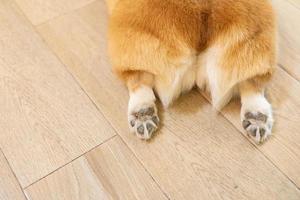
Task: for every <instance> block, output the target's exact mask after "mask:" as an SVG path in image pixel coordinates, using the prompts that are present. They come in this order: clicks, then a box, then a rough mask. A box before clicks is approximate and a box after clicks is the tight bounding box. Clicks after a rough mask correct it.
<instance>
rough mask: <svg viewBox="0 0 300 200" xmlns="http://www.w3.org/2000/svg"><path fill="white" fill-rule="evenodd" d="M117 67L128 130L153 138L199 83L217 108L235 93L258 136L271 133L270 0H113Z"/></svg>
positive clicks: (110, 0) (272, 62)
mask: <svg viewBox="0 0 300 200" xmlns="http://www.w3.org/2000/svg"><path fill="white" fill-rule="evenodd" d="M108 6H109V9H110V12H111V19H110V25H109V51H110V55H111V60H112V65H113V69H114V71H115V72H116V74H118V75H119V77H120V78H121V79H122V80H124V81H125V82H126V84H127V86H128V89H129V93H130V100H129V106H128V120H129V127H130V128H131V130H132V131H133V132H135V133H136V134H137V136H139V137H141V138H144V139H148V138H150V136H151V135H152V133H153V132H154V131H155V130H156V129H157V126H158V123H159V119H158V117H157V109H156V106H155V95H154V91H155V92H156V93H157V95H158V97H159V98H160V100H161V101H162V103H163V105H164V106H165V107H167V106H168V105H170V104H171V103H172V101H173V100H174V99H176V98H177V97H178V96H179V95H180V94H181V93H182V92H185V91H188V90H190V89H191V88H192V87H193V86H194V85H198V87H199V88H208V89H209V90H210V92H211V96H212V100H213V103H214V106H215V107H217V108H218V109H220V108H221V107H222V106H223V105H225V104H226V103H227V102H228V101H229V100H230V98H231V96H232V92H233V91H234V90H237V91H239V93H240V95H241V100H242V111H241V116H242V122H243V126H244V128H245V129H246V130H247V132H248V133H250V134H251V135H253V136H254V137H255V139H256V140H257V141H263V140H264V139H266V138H267V136H268V135H270V134H271V128H272V124H273V117H272V110H271V105H270V104H269V103H268V101H267V100H266V99H265V97H264V88H265V84H266V83H267V82H268V80H269V79H270V77H271V75H272V72H273V70H274V68H275V64H276V62H275V24H274V19H273V18H274V17H273V11H272V8H271V6H270V4H269V3H268V1H265V0H253V1H249V2H248V1H247V0H214V1H209V0H202V1H200V0H199V1H189V0H119V1H117V0H108Z"/></svg>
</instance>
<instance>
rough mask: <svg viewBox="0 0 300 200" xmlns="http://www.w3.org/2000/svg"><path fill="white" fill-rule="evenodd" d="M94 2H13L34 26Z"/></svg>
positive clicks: (36, 0) (64, 0)
mask: <svg viewBox="0 0 300 200" xmlns="http://www.w3.org/2000/svg"><path fill="white" fill-rule="evenodd" d="M93 1H94V0H76V1H74V0H15V2H16V3H17V4H18V6H19V7H20V8H21V10H22V11H23V13H24V14H25V15H26V16H27V17H28V19H29V20H30V22H31V23H32V24H34V25H37V24H41V23H43V22H45V21H47V20H49V19H52V18H55V17H57V16H59V15H62V14H65V13H67V12H69V11H72V10H75V9H78V8H81V7H82V6H85V5H87V4H89V3H91V2H93Z"/></svg>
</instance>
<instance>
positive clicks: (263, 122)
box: [242, 111, 273, 143]
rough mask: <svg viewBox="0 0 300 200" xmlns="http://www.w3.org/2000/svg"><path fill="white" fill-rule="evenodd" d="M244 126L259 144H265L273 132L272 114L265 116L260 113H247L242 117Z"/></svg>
mask: <svg viewBox="0 0 300 200" xmlns="http://www.w3.org/2000/svg"><path fill="white" fill-rule="evenodd" d="M242 125H243V128H244V129H245V130H246V131H247V133H248V135H250V136H251V137H253V138H254V139H255V141H256V142H257V143H262V142H264V141H265V140H266V139H267V138H268V137H269V136H270V135H271V132H272V126H273V117H272V114H264V113H262V112H259V111H246V112H245V114H244V115H242Z"/></svg>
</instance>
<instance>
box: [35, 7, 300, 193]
mask: <svg viewBox="0 0 300 200" xmlns="http://www.w3.org/2000/svg"><path fill="white" fill-rule="evenodd" d="M105 9H106V8H105V4H104V3H103V1H97V2H95V3H93V4H91V5H89V6H87V7H85V8H83V9H80V10H78V11H76V12H72V13H70V14H68V15H65V16H62V17H59V18H57V19H55V20H52V21H50V22H49V23H46V24H43V25H42V26H39V27H38V31H39V33H40V34H41V35H42V36H43V38H44V39H45V41H46V42H47V43H48V44H49V46H50V47H51V48H52V50H53V51H54V52H56V53H57V55H58V56H59V57H60V58H61V60H62V61H63V62H64V63H65V64H66V66H67V67H68V68H69V70H70V71H71V72H72V73H73V74H74V76H75V77H76V78H77V80H78V81H79V82H80V83H81V85H82V87H83V88H84V89H85V90H86V92H87V93H88V94H89V96H90V97H91V98H92V99H93V100H94V102H95V103H96V104H97V106H98V108H99V109H100V110H101V111H102V112H103V114H104V115H105V116H106V118H107V119H108V120H109V121H110V122H111V124H112V126H114V128H115V129H116V130H117V131H118V133H119V134H120V136H121V137H122V138H123V139H124V141H125V142H126V144H127V145H128V146H129V147H130V148H131V150H132V151H133V152H134V153H135V155H136V156H137V157H138V159H139V160H140V161H141V162H142V163H143V165H144V166H145V167H146V168H147V170H148V171H149V172H150V173H151V175H152V176H153V178H154V179H155V180H156V181H157V183H158V184H159V185H160V186H161V188H162V189H163V191H165V192H166V194H167V195H168V196H169V198H171V199H299V198H300V196H299V191H298V190H297V188H296V187H295V186H294V185H293V184H292V183H291V182H290V181H289V180H288V179H287V178H286V177H285V176H284V175H283V174H282V173H281V172H280V171H279V170H278V169H277V168H276V167H275V166H274V165H273V164H272V163H270V162H269V161H268V159H267V158H265V157H264V155H262V154H261V152H259V151H257V150H256V148H254V146H253V145H251V144H250V143H249V141H248V140H247V139H246V138H245V137H243V136H242V134H241V133H240V132H239V131H237V130H236V129H235V128H234V127H233V126H232V125H231V124H230V123H229V122H228V121H227V120H226V119H225V118H224V117H222V116H220V115H217V114H216V113H214V112H213V109H212V107H211V105H210V104H209V103H208V102H207V101H206V100H205V99H204V98H203V97H201V95H199V93H197V92H195V91H194V92H192V93H190V94H189V95H186V96H184V97H183V98H181V99H180V100H178V101H177V103H175V105H174V106H173V107H172V108H171V109H169V110H168V111H164V112H163V111H162V109H160V110H161V116H160V117H161V119H162V124H163V127H162V128H161V130H160V131H159V133H158V134H157V135H156V136H155V138H154V139H153V140H151V141H149V142H142V141H140V140H139V139H137V138H136V137H135V136H134V135H132V134H130V133H129V131H128V125H127V120H126V108H127V100H128V98H127V96H128V95H127V91H126V89H125V87H124V86H123V85H122V84H121V83H120V82H119V81H118V80H116V78H115V77H114V76H113V75H112V72H111V69H110V66H109V63H108V58H107V54H106V36H105V33H106V26H107V18H106V15H105ZM276 164H278V165H279V166H280V163H276ZM294 175H295V174H294ZM291 178H293V177H291Z"/></svg>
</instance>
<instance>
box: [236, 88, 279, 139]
mask: <svg viewBox="0 0 300 200" xmlns="http://www.w3.org/2000/svg"><path fill="white" fill-rule="evenodd" d="M241 101H242V108H241V120H242V121H243V120H244V119H245V113H247V112H251V113H253V114H257V113H262V114H264V115H266V116H267V121H266V123H255V124H252V125H251V126H250V127H249V128H250V129H251V128H252V129H256V130H258V129H261V128H263V129H265V130H266V132H265V135H264V136H263V138H261V136H260V134H259V133H257V134H256V137H255V140H256V142H261V141H263V140H265V139H266V138H267V137H268V136H269V135H271V133H272V127H273V123H274V120H273V114H272V106H271V104H270V103H269V102H268V101H267V99H266V98H265V97H264V94H262V93H253V94H247V95H242V96H241ZM258 131H259V130H258Z"/></svg>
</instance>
